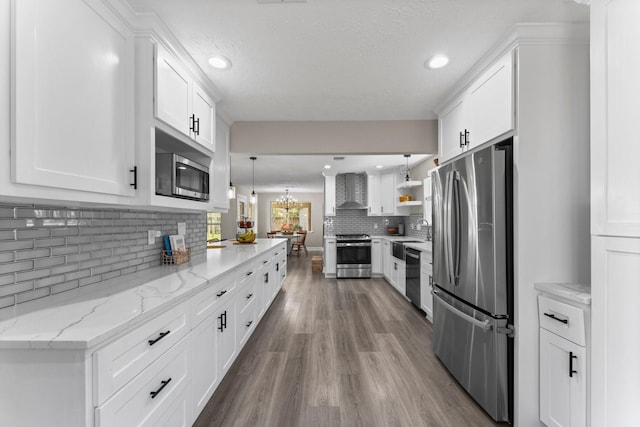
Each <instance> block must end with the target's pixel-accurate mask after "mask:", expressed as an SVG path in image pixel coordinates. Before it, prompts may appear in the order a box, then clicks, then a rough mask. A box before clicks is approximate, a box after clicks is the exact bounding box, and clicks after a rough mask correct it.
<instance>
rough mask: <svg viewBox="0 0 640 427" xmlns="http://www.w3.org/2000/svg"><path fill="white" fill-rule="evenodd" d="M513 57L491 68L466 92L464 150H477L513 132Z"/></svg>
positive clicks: (503, 58)
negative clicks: (467, 130)
mask: <svg viewBox="0 0 640 427" xmlns="http://www.w3.org/2000/svg"><path fill="white" fill-rule="evenodd" d="M513 93H514V86H513V54H512V52H509V53H508V54H506V55H505V56H504V57H502V58H501V59H500V60H498V61H497V62H496V63H495V64H494V65H492V66H491V67H490V68H489V69H488V70H487V71H486V72H485V73H484V74H483V75H482V76H480V77H479V78H478V80H477V81H476V82H475V83H474V84H473V86H471V89H470V90H469V97H468V101H467V102H468V103H469V112H470V113H471V117H470V118H469V119H470V120H469V124H466V126H470V132H469V136H468V142H469V144H468V148H473V147H477V146H478V145H481V144H483V143H485V142H487V141H489V140H491V139H493V138H496V137H498V136H500V135H502V134H504V133H506V132H509V131H510V130H512V129H513V128H514V112H513Z"/></svg>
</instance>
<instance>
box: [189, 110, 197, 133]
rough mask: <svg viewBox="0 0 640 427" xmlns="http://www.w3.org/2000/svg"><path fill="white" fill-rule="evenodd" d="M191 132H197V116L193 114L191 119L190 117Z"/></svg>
mask: <svg viewBox="0 0 640 427" xmlns="http://www.w3.org/2000/svg"><path fill="white" fill-rule="evenodd" d="M189 130H190V131H194V132H195V130H196V115H195V114H192V115H191V117H189Z"/></svg>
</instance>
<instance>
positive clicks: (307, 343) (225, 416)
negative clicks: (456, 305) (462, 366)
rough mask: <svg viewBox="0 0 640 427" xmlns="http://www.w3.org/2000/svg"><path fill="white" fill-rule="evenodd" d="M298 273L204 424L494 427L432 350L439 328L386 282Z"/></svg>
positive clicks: (292, 263) (295, 264) (307, 262)
mask: <svg viewBox="0 0 640 427" xmlns="http://www.w3.org/2000/svg"><path fill="white" fill-rule="evenodd" d="M288 269H289V276H288V278H287V280H286V282H285V286H284V288H283V289H282V291H280V293H279V294H278V296H277V298H276V299H275V301H274V302H273V305H272V306H271V308H270V310H269V311H268V312H267V314H266V315H265V317H264V319H263V320H262V322H261V323H260V324H259V325H258V327H257V329H256V331H255V332H254V334H253V336H252V337H251V339H250V340H249V342H248V343H247V345H246V346H245V348H244V349H243V350H242V352H241V353H240V355H239V356H238V358H237V359H236V361H235V363H234V365H233V366H232V367H231V370H230V371H229V372H228V373H227V375H226V376H225V378H224V380H223V381H222V383H221V384H220V385H219V387H218V389H217V390H216V393H215V394H214V395H213V397H212V398H211V400H210V401H209V403H208V404H207V406H206V408H205V410H204V411H203V412H202V414H201V415H200V417H199V418H198V420H197V421H196V423H195V425H196V426H198V427H202V426H251V427H254V426H259V427H262V426H274V427H275V426H277V427H285V426H304V427H311V426H331V427H336V426H366V427H370V426H381V427H391V426H455V427H459V426H495V425H497V424H495V423H493V422H492V420H491V419H490V418H489V417H488V416H487V415H486V414H485V413H484V412H483V411H482V409H481V408H480V407H479V406H478V405H477V404H476V403H475V402H474V401H473V400H472V399H471V398H470V397H469V396H468V395H467V394H466V392H465V391H464V390H463V389H462V388H461V387H460V386H459V385H458V384H457V383H456V382H455V380H454V379H453V378H452V377H451V376H450V375H449V374H448V373H447V371H446V370H445V369H444V367H443V366H442V365H441V364H440V362H439V361H438V360H437V359H436V357H435V356H434V355H433V353H432V351H431V324H430V323H429V322H428V321H427V320H426V319H425V318H424V315H423V314H422V312H420V311H418V310H417V309H415V308H414V307H413V306H412V305H411V304H410V303H409V302H408V301H407V300H406V299H404V298H403V297H402V296H401V295H400V294H399V293H398V292H396V291H395V290H393V289H392V287H391V286H390V285H388V284H387V283H386V282H385V281H384V280H383V279H369V280H366V279H361V280H351V279H341V280H328V279H324V277H323V276H322V274H321V273H312V272H311V254H310V255H309V256H304V255H302V256H299V257H297V256H290V257H289V266H288Z"/></svg>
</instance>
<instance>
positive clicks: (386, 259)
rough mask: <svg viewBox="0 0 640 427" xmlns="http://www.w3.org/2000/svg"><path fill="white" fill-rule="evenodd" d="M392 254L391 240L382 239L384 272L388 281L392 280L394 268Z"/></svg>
mask: <svg viewBox="0 0 640 427" xmlns="http://www.w3.org/2000/svg"><path fill="white" fill-rule="evenodd" d="M391 259H392V256H391V242H389V241H388V240H383V241H382V274H383V275H384V277H385V279H387V281H391V271H392V269H393V264H392V261H391Z"/></svg>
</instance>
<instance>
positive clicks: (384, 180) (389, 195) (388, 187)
mask: <svg viewBox="0 0 640 427" xmlns="http://www.w3.org/2000/svg"><path fill="white" fill-rule="evenodd" d="M395 198H396V185H395V179H394V174H393V173H385V174H383V175H380V207H381V213H382V215H394V214H395Z"/></svg>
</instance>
